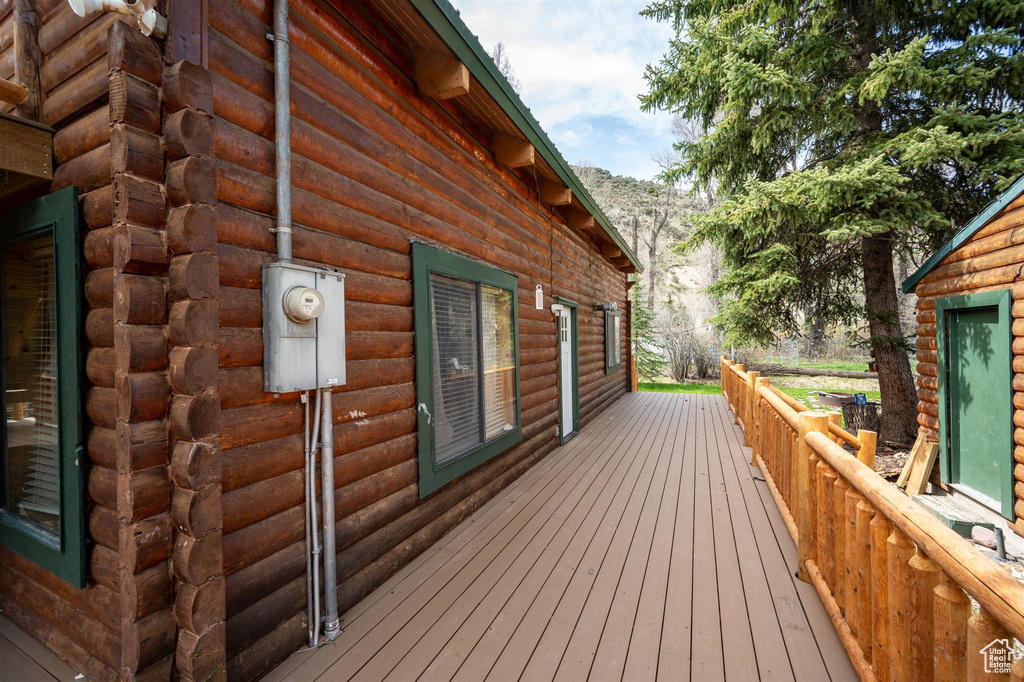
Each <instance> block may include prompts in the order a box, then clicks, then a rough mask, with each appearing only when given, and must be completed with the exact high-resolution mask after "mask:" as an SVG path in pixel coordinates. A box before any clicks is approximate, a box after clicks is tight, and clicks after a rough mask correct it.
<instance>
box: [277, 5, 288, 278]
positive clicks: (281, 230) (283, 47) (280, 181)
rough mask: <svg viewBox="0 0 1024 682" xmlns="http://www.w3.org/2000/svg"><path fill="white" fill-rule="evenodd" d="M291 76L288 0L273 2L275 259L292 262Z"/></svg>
mask: <svg viewBox="0 0 1024 682" xmlns="http://www.w3.org/2000/svg"><path fill="white" fill-rule="evenodd" d="M290 82H291V75H290V74H289V72H288V0H274V138H275V142H276V158H275V164H276V166H275V167H276V169H277V226H276V227H275V228H274V232H275V234H276V235H277V259H278V260H279V261H284V262H286V263H290V262H291V261H292V144H291V109H290V108H291V94H290V92H289V87H290Z"/></svg>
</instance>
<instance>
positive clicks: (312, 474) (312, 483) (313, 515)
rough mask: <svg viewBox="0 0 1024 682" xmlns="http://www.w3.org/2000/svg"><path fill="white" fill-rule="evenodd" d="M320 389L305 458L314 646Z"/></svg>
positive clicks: (317, 633)
mask: <svg viewBox="0 0 1024 682" xmlns="http://www.w3.org/2000/svg"><path fill="white" fill-rule="evenodd" d="M319 439H320V391H317V392H316V406H315V407H314V408H313V439H312V444H311V445H310V448H309V455H308V457H307V459H306V467H307V470H308V471H309V476H308V477H307V478H306V490H307V493H308V495H309V503H310V506H309V509H308V511H309V531H310V535H311V536H312V537H311V540H312V543H313V547H312V549H311V553H312V556H311V557H310V563H311V564H312V567H313V608H312V610H311V611H310V613H309V616H308V618H309V621H310V623H309V627H310V628H312V638H311V639H310V642H309V646H310V647H316V646H317V645H318V644H320V529H319V524H320V517H319V515H318V514H317V504H316V451H317V448H318V447H319V443H320V440H319Z"/></svg>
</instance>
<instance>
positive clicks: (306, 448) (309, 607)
mask: <svg viewBox="0 0 1024 682" xmlns="http://www.w3.org/2000/svg"><path fill="white" fill-rule="evenodd" d="M302 407H303V415H302V417H303V418H302V439H303V449H302V452H303V456H304V458H305V459H304V460H303V461H304V464H305V468H306V477H305V482H306V483H305V486H304V488H305V489H306V514H305V518H306V620H307V622H306V642H307V643H308V644H310V645H312V643H313V629H314V625H313V624H314V622H315V621H314V619H313V543H312V541H311V539H310V538H311V535H310V526H311V523H312V522H311V521H310V518H309V510H310V502H311V501H312V498H311V497H310V494H309V480H310V478H311V475H312V472H311V471H310V466H309V453H310V450H311V448H310V445H311V443H310V438H309V427H310V423H309V393H308V392H303V393H302Z"/></svg>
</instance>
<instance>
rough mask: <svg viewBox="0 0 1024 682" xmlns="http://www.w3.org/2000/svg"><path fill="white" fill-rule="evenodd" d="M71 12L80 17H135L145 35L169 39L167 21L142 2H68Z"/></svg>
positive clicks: (93, 0)
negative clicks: (111, 13)
mask: <svg viewBox="0 0 1024 682" xmlns="http://www.w3.org/2000/svg"><path fill="white" fill-rule="evenodd" d="M68 4H69V5H71V11H72V12H74V13H75V14H77V15H78V16H80V17H88V16H92V15H93V14H99V13H100V12H117V13H118V14H124V15H127V16H129V17H135V21H136V22H138V25H139V30H140V31H142V34H143V35H146V36H152V37H153V38H166V37H167V19H166V18H165V17H164V16H163V15H162V14H160V13H159V12H157V11H156V10H155V9H153V8H152V7H149V8H147V7H146V6H145V5H143V4H142V2H140V0H68Z"/></svg>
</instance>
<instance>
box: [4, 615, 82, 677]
mask: <svg viewBox="0 0 1024 682" xmlns="http://www.w3.org/2000/svg"><path fill="white" fill-rule="evenodd" d="M80 678H81V676H80V675H79V674H78V673H76V672H75V669H74V668H72V667H71V666H70V665H68V664H67V663H65V662H64V661H62V660H61V659H60V658H58V657H57V655H56V654H55V653H53V652H52V651H50V650H49V649H47V648H46V647H45V646H43V645H42V644H41V643H39V642H37V641H36V640H34V639H32V637H31V636H30V635H28V634H27V633H26V632H25V631H23V630H21V629H20V628H19V627H18V626H17V625H15V624H14V623H12V622H11V621H10V620H8V619H7V618H6V617H5V616H3V615H0V680H4V682H71V681H72V680H76V679H80Z"/></svg>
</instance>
